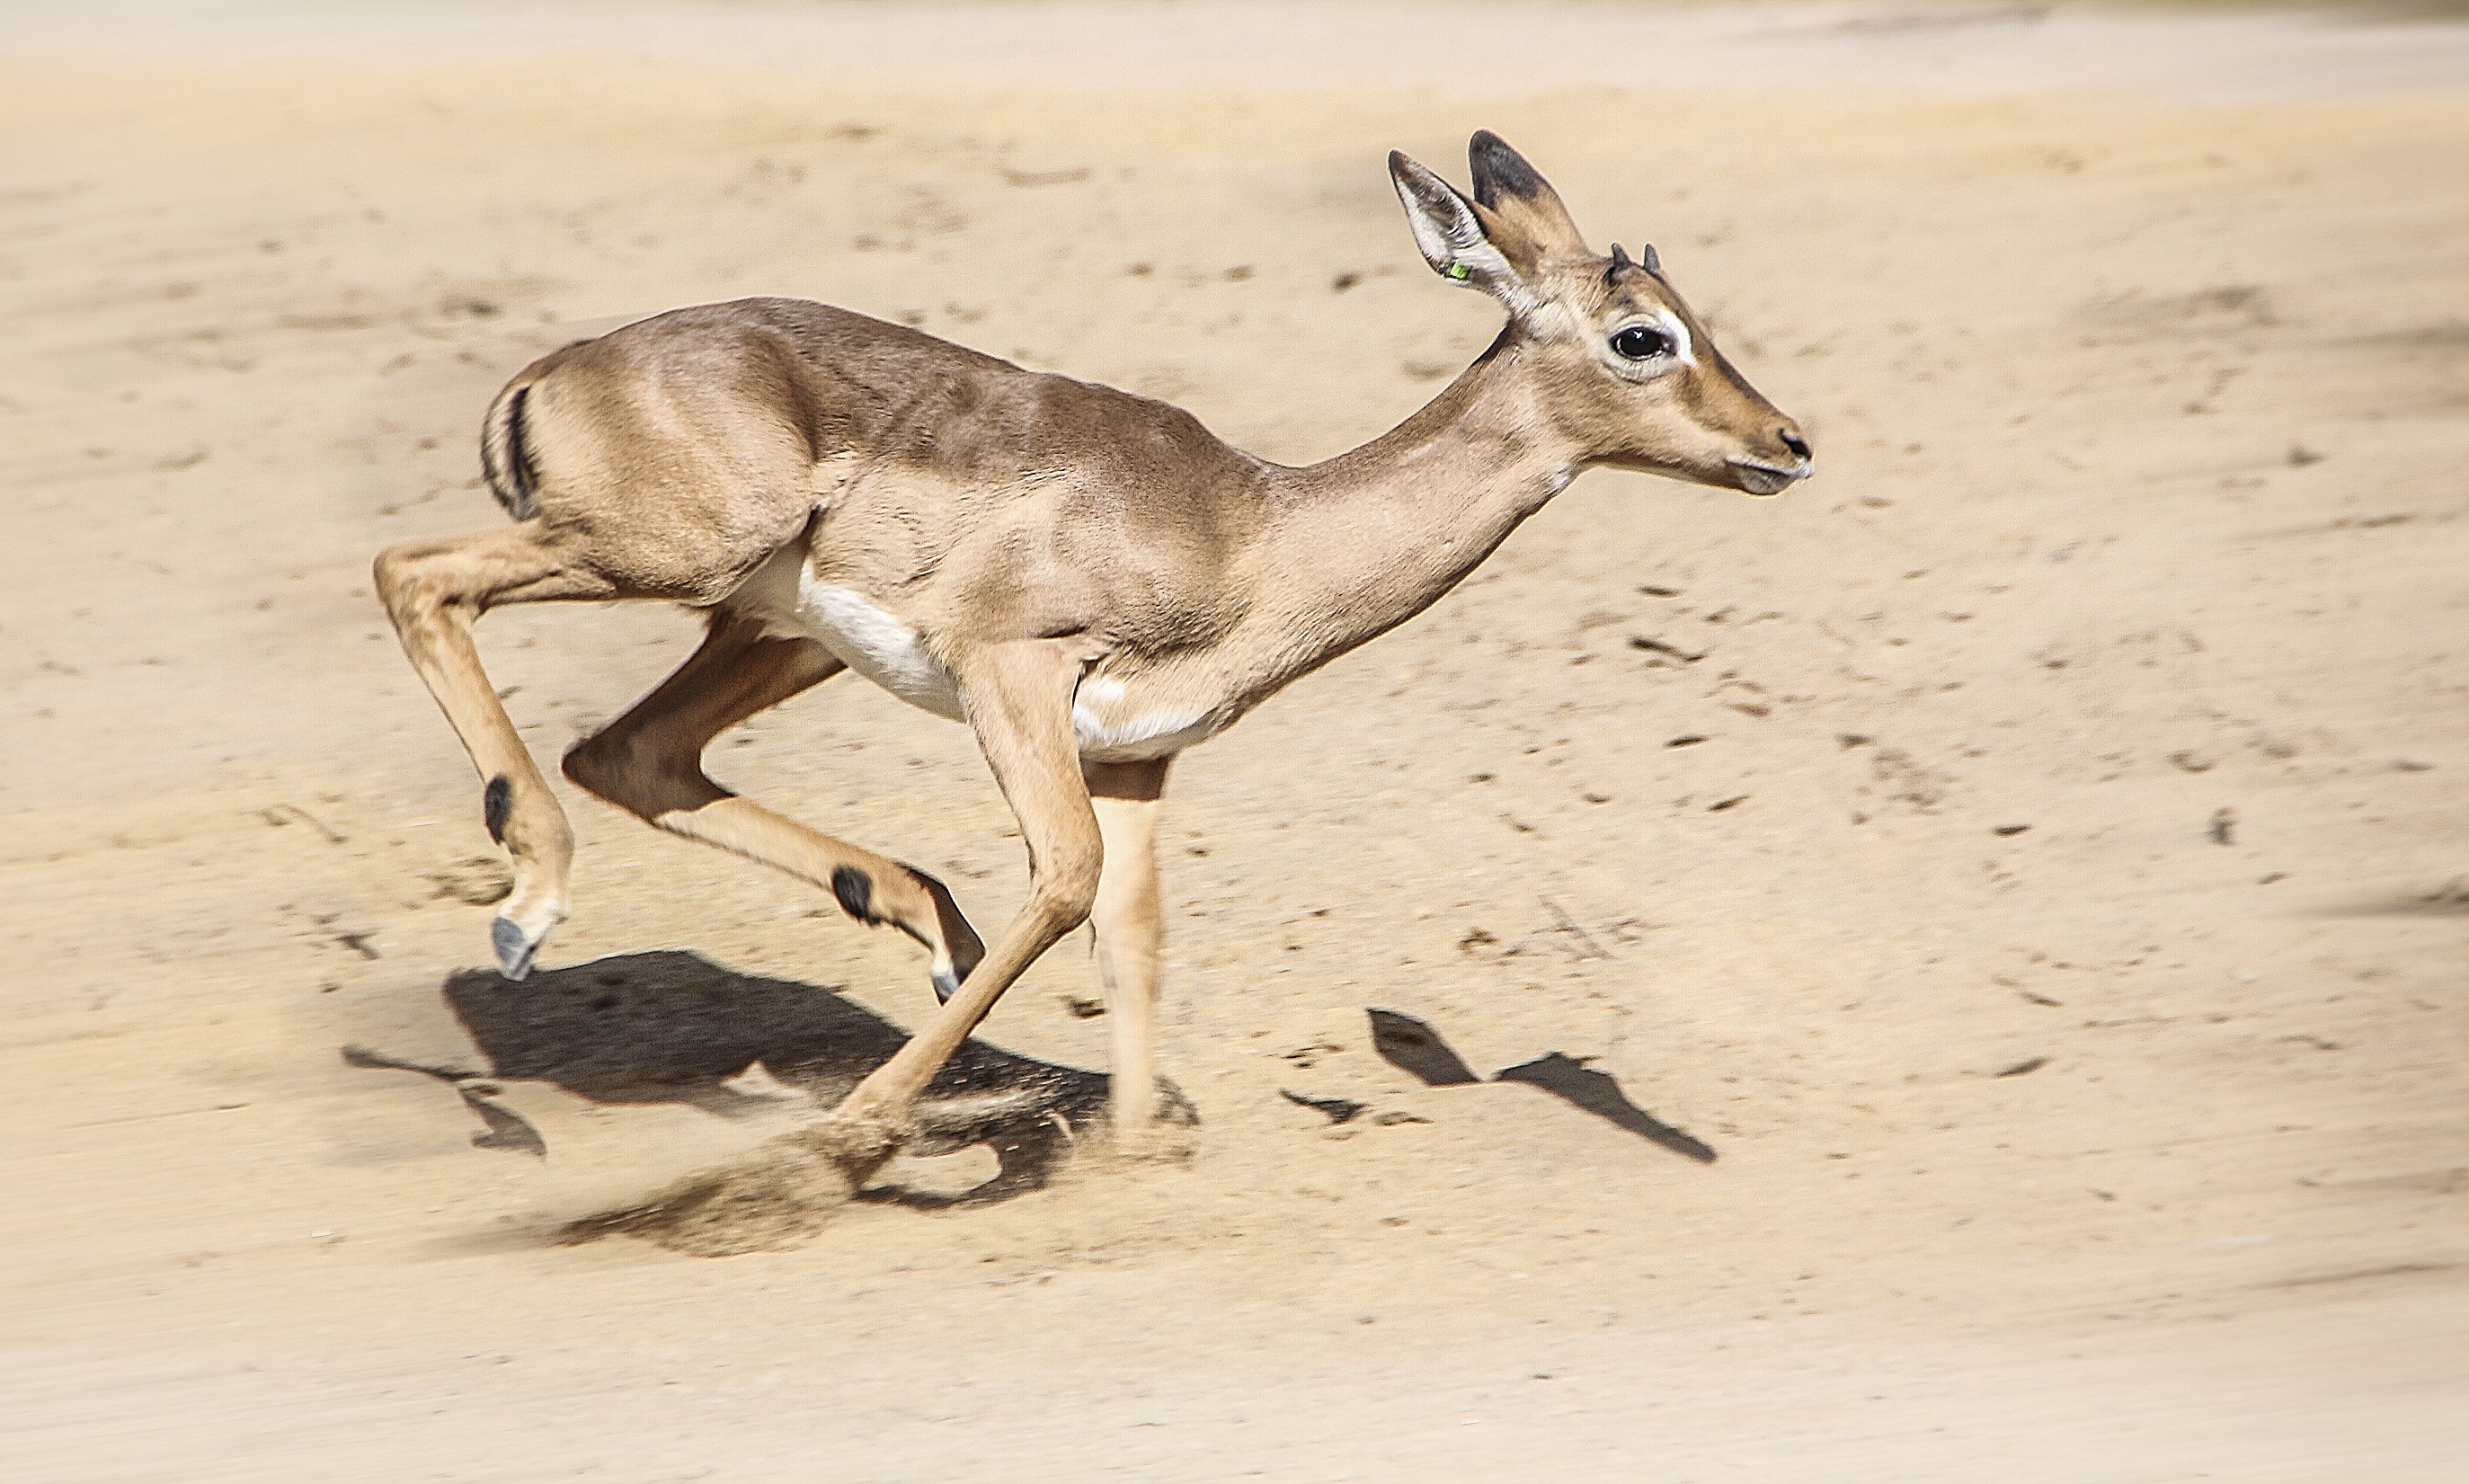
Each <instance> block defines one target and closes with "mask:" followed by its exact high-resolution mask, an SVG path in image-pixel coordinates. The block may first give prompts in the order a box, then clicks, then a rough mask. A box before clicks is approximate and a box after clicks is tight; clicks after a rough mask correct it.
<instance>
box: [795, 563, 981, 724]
mask: <svg viewBox="0 0 2469 1484" xmlns="http://www.w3.org/2000/svg"><path fill="white" fill-rule="evenodd" d="M796 614H797V624H798V626H799V627H800V628H802V629H804V630H805V631H806V632H807V633H809V634H811V635H813V636H814V637H815V638H817V639H818V640H819V641H820V642H821V644H822V646H823V647H824V648H825V649H828V650H830V651H831V652H832V653H833V654H835V655H837V656H839V657H840V661H841V662H842V664H845V665H847V666H848V667H849V668H850V669H852V670H855V671H857V673H859V674H860V675H863V676H865V678H866V679H867V680H870V681H872V682H874V683H875V684H878V685H880V686H882V687H883V688H884V689H886V690H888V691H890V692H891V693H892V694H893V695H895V696H898V697H899V698H900V699H901V700H903V701H906V702H908V703H909V704H910V705H911V706H913V707H919V708H921V709H923V710H928V711H932V712H934V713H935V715H937V716H947V717H949V718H951V719H952V720H954V721H961V720H964V719H965V718H964V716H963V715H962V713H961V710H960V688H959V686H958V685H956V684H953V683H952V672H951V671H949V670H947V669H945V668H943V662H942V661H939V660H937V659H935V657H934V656H933V655H932V654H929V653H928V652H927V650H926V645H925V644H924V642H923V641H921V640H920V639H919V638H917V631H916V630H914V629H912V628H911V627H909V625H907V624H905V623H903V622H901V621H900V620H899V619H898V618H896V617H894V616H893V615H892V614H889V613H887V612H886V611H884V610H883V609H882V608H879V607H877V606H876V605H875V604H874V602H873V601H872V600H870V599H869V598H867V597H866V596H865V594H864V593H861V592H859V591H857V590H855V589H853V588H842V587H835V586H834V585H832V584H830V583H826V582H817V581H815V579H814V576H813V574H812V573H805V572H801V573H800V574H799V575H798V579H797V608H796Z"/></svg>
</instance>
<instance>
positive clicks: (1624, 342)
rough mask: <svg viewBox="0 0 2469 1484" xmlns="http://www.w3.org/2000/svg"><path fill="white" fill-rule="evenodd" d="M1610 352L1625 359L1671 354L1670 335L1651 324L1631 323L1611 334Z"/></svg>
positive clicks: (1644, 358) (1645, 358)
mask: <svg viewBox="0 0 2469 1484" xmlns="http://www.w3.org/2000/svg"><path fill="white" fill-rule="evenodd" d="M1612 353H1613V354H1614V355H1616V356H1619V357H1621V358H1623V359H1627V360H1652V359H1654V358H1655V357H1657V356H1669V355H1671V354H1672V336H1669V335H1667V334H1665V333H1664V332H1663V331H1660V330H1657V329H1656V328H1654V327H1653V326H1652V325H1631V326H1629V327H1628V328H1627V329H1626V330H1623V331H1622V332H1620V333H1619V334H1618V335H1615V336H1612Z"/></svg>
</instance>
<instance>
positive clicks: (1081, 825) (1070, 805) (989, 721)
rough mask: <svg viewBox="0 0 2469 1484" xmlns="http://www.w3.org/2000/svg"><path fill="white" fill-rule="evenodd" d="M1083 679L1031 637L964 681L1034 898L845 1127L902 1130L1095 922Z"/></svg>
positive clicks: (1071, 661) (855, 1105)
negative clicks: (935, 1084)
mask: <svg viewBox="0 0 2469 1484" xmlns="http://www.w3.org/2000/svg"><path fill="white" fill-rule="evenodd" d="M1079 674H1080V660H1079V657H1078V656H1077V654H1075V653H1074V652H1073V650H1071V649H1069V648H1067V647H1065V646H1064V645H1062V644H1058V643H1053V642H1049V641H1042V640H1028V641H1024V642H1021V643H1017V644H1011V645H1006V646H1004V647H1002V648H1000V649H997V650H995V651H994V652H993V653H991V654H988V655H984V656H982V657H981V658H979V659H978V661H977V662H976V663H975V664H973V665H971V666H970V667H969V668H968V669H967V671H966V672H965V673H962V674H960V675H958V681H959V683H960V694H961V697H962V699H963V700H964V701H965V702H966V703H967V706H968V712H969V724H970V726H971V727H972V728H974V729H975V730H976V731H977V734H978V746H979V747H980V748H981V750H983V752H984V753H985V756H986V762H987V764H988V766H989V767H991V768H992V769H993V770H994V776H995V782H996V784H997V785H998V786H1000V787H1001V788H1002V789H1003V795H1004V801H1005V802H1007V803H1009V804H1010V805H1011V811H1012V815H1013V817H1014V818H1016V819H1018V820H1019V821H1020V833H1021V839H1022V840H1023V841H1024V842H1025V843H1026V844H1027V846H1028V881H1029V891H1028V901H1027V904H1026V905H1024V906H1023V907H1022V908H1021V910H1020V915H1019V916H1016V917H1014V918H1013V919H1012V921H1011V925H1010V926H1009V927H1007V928H1005V929H1004V933H1003V936H1002V937H1001V938H999V939H996V940H995V945H994V949H993V951H992V952H990V953H988V954H987V955H986V957H985V961H984V962H981V963H980V964H979V965H978V970H977V972H976V973H975V974H973V975H971V976H970V978H969V982H968V983H967V984H965V985H962V986H961V987H960V992H959V993H958V994H956V995H954V996H953V997H952V1000H951V1003H949V1004H947V1005H945V1006H944V1007H943V1008H942V1009H940V1010H938V1011H936V1012H935V1018H934V1019H933V1020H931V1021H929V1022H927V1025H926V1028H925V1029H924V1030H922V1031H920V1032H917V1033H916V1034H915V1035H914V1036H912V1037H911V1038H910V1041H909V1044H908V1045H906V1046H903V1047H902V1048H901V1049H900V1050H899V1052H898V1053H897V1054H895V1055H893V1056H892V1058H891V1059H890V1060H889V1061H887V1062H885V1063H884V1064H883V1065H882V1066H880V1067H878V1068H876V1069H875V1070H874V1072H872V1073H871V1074H869V1075H868V1076H867V1078H865V1081H863V1082H860V1083H859V1084H858V1085H857V1087H856V1089H855V1090H854V1091H852V1092H851V1093H850V1094H849V1095H848V1098H847V1100H846V1101H843V1102H842V1104H841V1105H840V1108H839V1110H838V1111H839V1114H840V1116H841V1117H842V1119H843V1120H846V1121H853V1122H855V1123H858V1124H861V1125H869V1126H871V1127H873V1128H876V1129H880V1130H884V1131H886V1132H890V1131H894V1130H897V1129H898V1127H899V1126H900V1125H902V1124H903V1123H904V1122H906V1120H907V1116H908V1113H909V1109H910V1107H911V1105H912V1104H913V1103H914V1102H915V1101H917V1096H918V1094H919V1093H921V1092H923V1091H925V1089H926V1084H927V1083H928V1082H930V1081H932V1080H934V1078H935V1073H937V1072H939V1071H941V1070H942V1067H943V1063H944V1062H946V1061H948V1060H950V1059H951V1055H952V1053H954V1052H955V1051H957V1050H958V1049H959V1046H960V1043H961V1042H962V1041H964V1040H966V1039H968V1035H969V1032H972V1031H974V1030H976V1029H977V1027H978V1022H979V1021H981V1020H983V1019H984V1018H985V1016H986V1012H987V1011H988V1010H990V1009H994V1003H995V1001H996V1000H998V999H1001V998H1002V997H1003V992H1004V990H1006V989H1008V988H1010V987H1011V985H1012V981H1014V980H1016V979H1018V978H1019V977H1020V976H1021V974H1022V973H1023V972H1024V971H1026V970H1027V967H1028V966H1029V965H1030V964H1031V963H1034V962H1037V958H1038V956H1039V955H1040V954H1043V953H1044V952H1046V950H1047V949H1049V948H1051V947H1053V946H1054V944H1055V943H1056V942H1057V941H1058V940H1060V939H1062V937H1063V935H1064V934H1066V933H1069V932H1071V931H1072V930H1073V928H1075V927H1078V926H1079V925H1080V924H1081V923H1082V922H1085V921H1087V920H1088V917H1089V909H1090V907H1091V905H1092V904H1093V903H1094V902H1095V901H1096V896H1097V876H1098V871H1099V869H1100V865H1101V863H1102V861H1103V860H1104V849H1105V847H1104V846H1103V844H1102V842H1101V840H1100V838H1099V836H1098V833H1097V818H1096V814H1095V813H1094V812H1093V811H1092V810H1091V808H1090V805H1089V789H1088V786H1087V785H1086V784H1085V783H1083V782H1082V781H1081V777H1080V755H1079V745H1078V743H1077V741H1076V740H1075V739H1074V738H1073V732H1072V690H1073V684H1074V683H1075V682H1076V681H1077V680H1078V678H1079ZM883 1148H885V1149H886V1151H888V1146H886V1147H883Z"/></svg>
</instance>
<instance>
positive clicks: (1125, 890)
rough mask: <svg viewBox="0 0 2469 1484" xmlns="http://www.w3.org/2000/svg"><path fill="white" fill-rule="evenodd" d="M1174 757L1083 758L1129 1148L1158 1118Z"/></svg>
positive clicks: (1099, 926)
mask: <svg viewBox="0 0 2469 1484" xmlns="http://www.w3.org/2000/svg"><path fill="white" fill-rule="evenodd" d="M1171 761H1172V759H1171V758H1165V757H1157V758H1151V759H1148V760H1146V761H1142V762H1128V763H1086V764H1083V765H1082V768H1081V775H1082V777H1085V778H1086V779H1087V780H1088V784H1089V805H1090V807H1091V808H1092V809H1094V810H1095V811H1096V816H1097V834H1098V838H1099V839H1100V840H1101V841H1102V842H1103V843H1104V846H1105V852H1106V859H1105V865H1104V867H1103V869H1102V870H1101V871H1100V873H1099V875H1098V878H1097V899H1096V903H1095V904H1094V905H1093V907H1092V908H1091V911H1090V915H1089V920H1090V923H1091V924H1092V926H1094V927H1095V928H1096V946H1097V975H1098V978H1099V979H1100V980H1102V981H1103V982H1104V984H1105V985H1106V1023H1107V1025H1108V1026H1110V1027H1111V1028H1112V1036H1111V1039H1112V1041H1113V1043H1114V1061H1113V1066H1114V1094H1113V1103H1114V1115H1115V1137H1116V1140H1117V1141H1118V1143H1119V1144H1121V1145H1123V1146H1124V1147H1125V1148H1129V1147H1131V1146H1132V1145H1134V1144H1135V1143H1137V1142H1138V1141H1139V1140H1140V1138H1141V1137H1142V1134H1143V1133H1145V1132H1146V1131H1147V1129H1148V1127H1149V1125H1151V1124H1152V1123H1153V1122H1155V1121H1156V1118H1157V1107H1158V1092H1157V1002H1158V949H1159V944H1160V939H1161V938H1162V936H1163V934H1162V918H1161V915H1160V911H1159V906H1158V870H1157V823H1158V821H1157V816H1158V800H1159V798H1160V797H1161V796H1162V795H1164V793H1165V773H1166V767H1167V765H1168V764H1169V763H1170V762H1171Z"/></svg>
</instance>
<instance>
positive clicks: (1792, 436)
mask: <svg viewBox="0 0 2469 1484" xmlns="http://www.w3.org/2000/svg"><path fill="white" fill-rule="evenodd" d="M1775 433H1776V435H1777V436H1778V437H1780V438H1782V439H1783V446H1784V447H1785V448H1788V449H1789V450H1791V456H1792V457H1794V458H1807V457H1808V456H1809V440H1807V439H1805V438H1803V437H1802V436H1801V435H1800V434H1798V433H1796V432H1794V431H1792V430H1791V429H1788V428H1778V429H1775Z"/></svg>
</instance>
